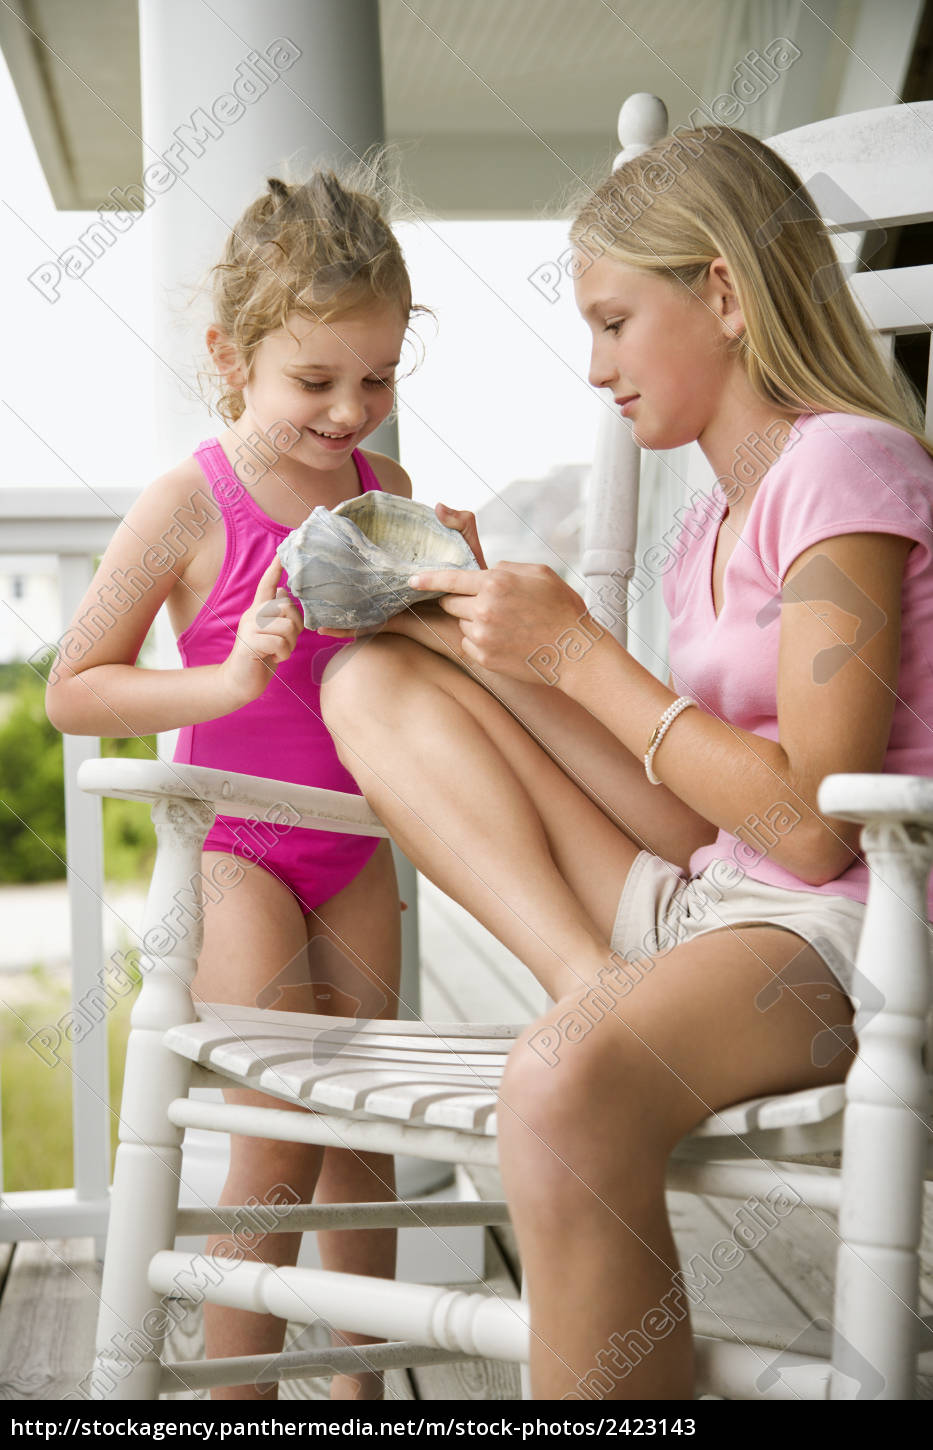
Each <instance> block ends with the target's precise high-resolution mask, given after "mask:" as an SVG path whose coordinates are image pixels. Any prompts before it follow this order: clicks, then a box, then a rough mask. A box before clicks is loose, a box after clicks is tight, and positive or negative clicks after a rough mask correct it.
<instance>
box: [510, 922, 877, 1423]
mask: <svg viewBox="0 0 933 1450" xmlns="http://www.w3.org/2000/svg"><path fill="white" fill-rule="evenodd" d="M802 954H806V955H807V958H808V961H807V968H808V970H807V971H806V973H805V974H804V975H805V976H806V978H807V979H808V980H807V983H806V985H805V986H799V985H798V986H795V987H794V988H793V990H788V991H785V992H783V993H782V994H781V999H780V1002H779V1003H778V1004H776V1005H775V1006H773V1007H771V1008H769V1010H768V1011H767V1012H762V1011H760V1010H759V1009H758V1007H757V1006H756V1002H755V998H756V996H757V994H758V993H759V992H760V991H761V989H762V988H763V987H764V986H765V985H766V983H768V982H771V981H772V980H773V974H774V973H775V972H777V971H780V970H781V969H782V968H783V967H784V966H785V965H786V964H787V963H788V962H789V960H791V959H792V958H795V957H796V959H797V966H798V967H799V966H800V964H801V959H802ZM800 975H801V974H800V973H799V971H798V972H797V974H796V978H795V980H796V981H797V982H799V978H800ZM580 997H581V991H580V989H577V990H576V991H575V992H572V993H569V994H568V995H567V996H566V997H564V998H563V999H562V1000H560V1001H559V1002H557V1003H556V1005H555V1006H554V1007H553V1008H552V1009H551V1010H550V1011H548V1012H547V1013H546V1014H545V1016H544V1017H543V1018H542V1019H540V1021H539V1022H537V1023H535V1024H534V1026H533V1027H532V1028H530V1029H529V1030H528V1031H527V1032H526V1033H525V1034H524V1035H523V1037H522V1038H520V1039H519V1041H518V1043H517V1044H516V1046H515V1048H514V1049H513V1051H512V1053H511V1054H510V1056H509V1061H508V1064H507V1067H506V1072H505V1076H504V1079H503V1083H502V1088H501V1091H500V1095H499V1100H500V1111H499V1153H500V1162H501V1167H502V1177H503V1183H504V1187H505V1191H506V1196H507V1198H508V1201H509V1205H510V1209H511V1213H512V1221H513V1224H514V1227H515V1230H516V1234H517V1237H518V1244H519V1251H520V1254H521V1261H522V1266H523V1271H524V1273H525V1274H526V1276H527V1286H528V1300H529V1309H530V1318H531V1331H532V1339H531V1379H532V1388H533V1397H534V1398H535V1399H559V1398H561V1397H563V1396H569V1397H571V1398H573V1399H584V1400H588V1399H619V1400H625V1399H682V1398H690V1397H691V1396H692V1395H693V1394H694V1392H695V1391H694V1383H693V1343H692V1336H691V1332H690V1320H689V1310H690V1308H691V1306H692V1305H695V1304H696V1303H698V1302H700V1301H701V1299H702V1294H701V1291H700V1290H699V1289H698V1287H697V1283H698V1281H699V1282H702V1276H701V1275H697V1274H695V1275H694V1277H693V1278H688V1279H687V1280H686V1281H685V1282H684V1283H681V1282H679V1281H678V1279H677V1278H676V1277H675V1276H676V1275H677V1274H678V1272H679V1265H678V1258H677V1251H676V1248H675V1244H674V1240H673V1237H672V1235H671V1230H670V1225H669V1221H668V1217H667V1208H666V1203H665V1197H664V1182H665V1173H666V1166H667V1160H668V1157H669V1155H670V1152H671V1150H672V1149H673V1148H674V1146H675V1145H676V1144H677V1143H678V1142H679V1141H680V1139H681V1138H683V1137H684V1136H685V1135H686V1134H687V1133H688V1132H689V1131H690V1130H691V1128H693V1127H694V1126H695V1125H696V1124H697V1123H698V1122H700V1121H702V1120H703V1119H704V1118H706V1117H707V1116H709V1115H710V1114H711V1113H712V1112H713V1111H715V1110H716V1109H719V1108H722V1107H724V1106H726V1105H728V1104H730V1103H734V1102H740V1101H742V1100H743V1099H746V1098H752V1097H758V1096H759V1095H764V1094H768V1093H781V1092H793V1091H796V1090H799V1089H801V1088H804V1087H808V1086H811V1085H814V1084H817V1083H827V1082H839V1081H842V1079H843V1078H844V1076H845V1073H846V1072H847V1070H848V1068H849V1066H850V1064H851V1060H852V1055H851V1052H850V1050H849V1049H848V1047H847V1046H846V1045H845V1043H844V1041H843V1040H842V1039H840V1051H839V1054H838V1057H837V1058H836V1059H835V1060H834V1061H833V1062H832V1063H830V1064H828V1065H827V1066H825V1067H817V1066H814V1064H813V1061H812V1055H811V1046H812V1043H813V1039H814V1038H815V1036H816V1035H817V1034H818V1033H821V1032H822V1030H823V1029H824V1027H825V1026H833V1027H835V1028H836V1029H837V1032H838V1031H839V1030H840V1029H841V1027H842V1026H843V1025H845V1024H848V1023H850V1022H851V1018H852V1010H851V1004H850V1003H849V1002H848V1000H847V998H846V997H845V994H844V993H843V992H842V990H841V989H840V988H838V987H836V986H835V985H834V984H833V982H832V979H831V977H830V974H829V972H828V969H827V968H826V966H825V964H824V963H823V962H822V960H821V959H820V958H819V957H818V955H817V954H816V952H814V951H813V949H812V948H811V947H808V946H806V945H805V944H804V943H803V942H802V941H801V939H800V938H799V937H797V936H796V935H794V933H792V932H788V931H784V930H781V929H780V928H775V927H767V926H752V927H741V928H738V929H737V930H735V931H730V930H718V931H715V932H711V933H709V934H708V935H706V936H703V937H699V938H696V939H694V940H692V941H688V942H686V943H684V944H683V945H681V946H679V947H675V948H673V949H672V950H671V951H670V952H669V953H668V954H667V955H666V956H665V957H663V958H660V959H658V960H657V961H656V964H655V966H654V968H653V970H651V971H650V972H649V973H648V974H647V975H646V976H644V977H643V978H642V979H641V980H640V981H638V982H637V985H636V986H635V987H634V988H633V989H632V990H631V991H630V993H628V994H627V995H625V996H624V998H623V997H620V998H619V1000H618V1002H617V1004H616V1005H615V1009H614V1011H612V1012H609V1013H608V1014H607V1015H606V1016H605V1017H604V1018H603V1019H602V1020H601V1021H597V1022H596V1023H595V1025H593V1026H591V1028H590V1030H588V1031H587V1032H586V1034H585V1035H584V1036H582V1037H580V1036H576V1037H574V1036H569V1035H568V1037H567V1038H566V1039H565V1040H564V1041H563V1042H562V1043H561V1044H560V1046H559V1047H558V1048H557V1049H555V1048H554V1046H553V1039H554V1034H555V1031H557V1032H559V1031H560V1024H561V1023H562V1022H563V1024H564V1026H565V1027H566V1024H567V1022H568V1020H569V1019H568V1014H574V1015H575V1016H576V1019H577V1021H578V1022H579V1021H580V1020H581V1014H580V1011H579V1008H578V1003H579V999H580ZM543 1027H547V1028H548V1029H549V1037H548V1039H547V1040H548V1041H549V1042H550V1044H551V1045H550V1046H549V1047H548V1049H547V1050H546V1051H542V1043H541V1038H540V1037H537V1038H536V1034H539V1033H540V1032H541V1029H542V1028H543ZM536 1044H537V1045H536ZM724 1048H725V1050H724ZM765 1201H766V1203H769V1204H770V1210H769V1211H770V1212H771V1217H772V1220H773V1221H774V1220H780V1221H784V1220H785V1219H787V1218H788V1217H789V1216H790V1215H791V1214H800V1215H805V1214H808V1213H809V1212H810V1210H809V1209H808V1208H806V1207H805V1206H804V1205H803V1204H802V1203H801V1202H800V1201H799V1199H797V1197H796V1195H794V1194H793V1193H791V1192H790V1191H787V1192H783V1193H782V1192H780V1191H778V1193H777V1195H776V1196H774V1197H772V1195H770V1194H769V1195H767V1196H766V1199H765ZM756 1202H757V1200H756ZM717 1237H718V1238H721V1239H727V1238H728V1232H727V1230H725V1229H724V1230H723V1232H722V1233H721V1234H717ZM733 1242H737V1241H733ZM712 1247H713V1245H712V1243H711V1244H710V1245H709V1246H708V1249H712ZM711 1262H713V1263H715V1262H716V1260H715V1259H714V1260H711ZM731 1263H732V1264H734V1263H735V1256H733V1258H732V1261H731ZM558 1264H559V1266H560V1273H559V1274H557V1275H556V1274H555V1272H554V1268H555V1265H558ZM730 1266H731V1265H730ZM762 1367H764V1366H762Z"/></svg>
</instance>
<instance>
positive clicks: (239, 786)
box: [78, 760, 388, 836]
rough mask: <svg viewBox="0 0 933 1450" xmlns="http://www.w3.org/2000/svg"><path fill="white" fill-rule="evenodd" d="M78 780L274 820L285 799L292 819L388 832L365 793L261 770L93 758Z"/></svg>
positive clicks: (101, 790) (97, 789)
mask: <svg viewBox="0 0 933 1450" xmlns="http://www.w3.org/2000/svg"><path fill="white" fill-rule="evenodd" d="M127 767H128V768H127ZM78 784H79V785H80V787H81V789H82V790H86V791H90V792H91V793H92V794H94V795H112V796H116V797H118V798H119V799H120V800H144V801H151V802H153V803H155V802H156V801H159V800H164V799H169V798H174V799H177V800H183V799H184V800H190V801H211V802H213V803H214V804H215V805H216V808H217V810H218V812H219V813H220V814H221V815H225V816H237V817H245V818H256V819H258V820H263V819H269V820H275V819H276V817H274V816H271V815H270V816H268V817H266V814H265V813H266V812H267V811H272V810H273V809H274V808H276V807H281V806H283V805H287V806H288V807H289V808H290V814H288V815H287V817H285V818H284V819H286V820H287V822H288V823H289V824H290V825H294V826H302V827H306V828H310V829H313V828H314V827H317V828H318V829H319V830H326V831H337V832H343V833H347V834H352V835H357V836H387V835H388V831H387V830H386V828H385V827H384V826H383V825H382V824H381V823H380V822H379V821H378V820H377V819H376V817H375V816H374V815H373V812H372V811H371V810H370V808H369V806H368V805H367V804H366V801H365V799H364V797H363V796H356V795H345V794H343V793H342V792H340V791H334V790H320V789H318V788H316V787H313V786H308V785H294V784H292V783H291V782H289V781H276V780H270V779H268V778H267V777H266V776H262V775H241V774H238V773H237V772H236V771H229V770H211V769H209V768H208V767H207V766H203V765H179V764H174V763H172V762H166V761H161V760H99V761H98V760H89V761H87V762H86V764H85V765H83V766H82V767H81V772H80V778H79V781H78ZM295 813H297V819H296V818H295ZM279 819H283V818H281V817H279Z"/></svg>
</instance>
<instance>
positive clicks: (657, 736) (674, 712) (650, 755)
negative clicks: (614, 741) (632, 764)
mask: <svg viewBox="0 0 933 1450" xmlns="http://www.w3.org/2000/svg"><path fill="white" fill-rule="evenodd" d="M695 704H696V700H691V699H690V697H689V695H680V696H679V698H678V699H676V700H675V701H674V702H673V704H672V705H668V707H667V709H666V710H665V711H664V714H663V715H662V716H661V718H660V720H659V721H658V723H657V725H655V727H654V730H653V731H652V732H651V739H650V740H649V741H648V749H647V751H646V752H645V774H646V775H647V777H648V779H649V780H650V781H651V784H652V785H661V783H662V782H661V781H660V780H658V777H657V776H656V775H655V773H654V771H653V770H652V769H651V762H652V760H653V759H654V753H655V751H656V750H657V748H658V746H659V745H660V744H661V741H662V740H663V739H664V736H665V735H666V734H667V731H668V729H669V727H670V726H671V725H672V724H673V722H674V721H675V720H676V719H677V716H678V715H679V714H680V713H681V711H682V710H686V708H687V706H688V705H695Z"/></svg>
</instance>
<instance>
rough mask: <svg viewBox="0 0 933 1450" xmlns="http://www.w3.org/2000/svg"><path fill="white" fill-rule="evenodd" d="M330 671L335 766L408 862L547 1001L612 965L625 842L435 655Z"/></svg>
mask: <svg viewBox="0 0 933 1450" xmlns="http://www.w3.org/2000/svg"><path fill="white" fill-rule="evenodd" d="M354 648H356V647H355V646H351V647H350V649H349V650H346V651H342V652H341V655H350V654H351V652H352V650H353V649H354ZM337 659H338V660H340V659H341V656H337ZM332 666H333V661H332V662H331V664H329V665H328V667H327V670H326V671H325V678H324V687H323V693H322V701H323V708H324V715H325V718H326V720H327V723H328V727H329V728H330V730H331V733H332V735H333V737H334V740H335V743H336V745H337V750H338V754H339V755H340V758H341V760H342V761H343V762H344V764H345V765H346V766H347V769H348V770H350V772H351V773H352V774H353V775H354V776H355V778H356V780H357V781H358V783H359V785H360V787H361V789H362V790H363V793H364V794H365V796H366V798H367V800H368V801H369V802H370V804H371V805H372V807H373V809H374V810H375V811H376V813H377V814H378V815H379V817H380V818H381V819H382V820H383V821H384V822H385V823H386V825H387V826H388V827H389V829H390V830H391V832H392V835H393V838H394V839H395V840H396V841H397V842H398V843H399V845H400V846H401V848H402V849H403V850H404V851H405V852H406V854H407V855H408V857H409V859H410V860H411V861H413V862H414V864H415V865H416V866H417V867H418V868H419V869H420V870H421V871H423V872H424V873H425V875H426V876H428V877H429V878H430V879H431V880H432V881H434V882H436V883H437V885H439V886H440V887H441V888H442V889H443V890H444V891H445V892H447V894H448V895H449V896H452V897H453V898H454V899H455V900H456V901H459V902H460V903H461V904H462V905H463V906H465V907H466V909H467V910H468V911H470V912H471V913H472V915H473V916H475V917H476V918H477V919H478V920H479V921H481V922H483V923H484V924H485V925H486V926H487V927H488V928H489V929H490V931H492V932H493V933H494V934H495V935H496V936H497V937H498V938H499V940H500V941H501V942H503V944H504V945H505V946H507V947H508V948H509V949H510V950H511V951H513V952H514V953H515V955H516V956H517V957H518V958H519V959H520V960H521V961H523V962H524V963H525V964H526V965H527V966H528V967H529V968H530V969H531V971H532V972H533V973H534V974H535V976H536V977H537V978H538V980H539V981H540V982H541V983H542V984H543V986H544V987H545V989H546V990H547V992H548V993H549V995H550V996H551V997H555V998H556V997H560V996H562V995H563V993H564V992H565V991H568V990H570V989H571V988H572V986H573V985H574V983H575V982H577V981H579V980H581V976H582V975H585V972H586V970H587V969H590V970H591V971H593V972H595V970H596V968H597V967H598V966H601V965H603V964H604V963H605V960H606V953H607V943H608V940H609V934H610V931H611V927H612V922H613V920H614V917H615V912H616V908H617V905H618V899H619V895H620V893H621V890H622V886H623V884H624V881H625V877H626V875H627V873H628V870H629V868H630V866H631V864H632V862H633V861H634V859H635V856H636V855H637V853H638V847H636V845H635V844H634V843H633V841H632V840H631V839H630V838H629V836H627V835H626V833H625V832H624V831H621V830H619V829H618V827H616V826H614V825H613V824H612V823H611V822H610V821H609V820H608V818H607V817H606V815H605V814H604V813H603V812H602V811H601V810H600V809H599V808H598V807H597V806H595V805H594V804H593V802H592V801H591V800H590V799H589V798H588V797H587V796H586V795H585V794H584V792H583V791H582V790H581V789H580V788H579V786H577V785H575V784H574V782H573V781H572V780H570V779H569V778H568V776H567V775H565V774H564V772H563V771H562V770H561V769H560V767H559V766H557V765H556V764H555V763H554V761H552V760H551V759H550V757H549V756H548V755H547V753H546V752H545V751H544V750H542V748H541V747H540V746H539V745H538V744H536V742H535V741H534V740H533V739H531V737H530V736H529V735H528V733H527V732H526V731H525V730H524V729H523V728H522V726H521V725H519V723H518V721H517V720H515V719H514V718H513V716H512V715H510V714H509V712H508V711H507V710H505V709H504V708H503V706H502V705H500V704H499V703H498V702H497V701H496V700H495V699H493V698H492V696H491V695H490V694H489V693H488V692H487V691H486V690H484V689H483V688H482V687H481V686H479V685H478V684H477V683H476V682H475V681H473V680H471V679H470V678H469V677H468V676H467V675H466V674H465V673H464V672H463V671H461V670H459V669H458V668H457V667H456V666H455V665H453V664H451V663H449V662H448V661H446V660H444V659H441V658H440V657H439V656H438V655H435V654H432V653H429V652H428V651H427V650H424V649H422V648H421V647H420V646H419V645H416V644H413V643H412V642H411V641H409V640H406V639H401V638H396V637H393V636H391V635H390V636H386V637H382V636H379V637H376V638H375V639H372V640H368V641H366V643H365V646H364V648H363V652H362V653H359V654H357V656H356V657H355V658H352V659H350V660H348V661H345V662H341V664H340V666H339V667H338V668H332Z"/></svg>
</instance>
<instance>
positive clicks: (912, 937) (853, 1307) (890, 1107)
mask: <svg viewBox="0 0 933 1450" xmlns="http://www.w3.org/2000/svg"><path fill="white" fill-rule="evenodd" d="M929 785H930V786H931V788H933V781H931V782H929ZM879 794H880V792H879ZM861 844H862V849H863V850H864V852H865V856H866V860H867V862H868V865H869V868H870V870H871V871H872V873H873V875H872V882H871V892H870V895H869V901H868V910H867V913H866V918H865V925H864V927H863V928H862V935H861V940H860V943H859V951H858V957H857V962H856V966H857V970H858V971H859V972H860V973H861V975H862V976H863V977H864V978H866V979H867V980H868V981H870V982H871V983H872V985H873V986H874V987H875V988H876V989H877V990H878V991H879V992H880V993H881V996H882V999H883V1005H882V1006H881V1008H880V1009H879V1010H877V1011H876V1012H874V1013H871V1012H870V1011H860V1013H859V1015H858V1016H857V1017H856V1020H855V1024H854V1025H855V1030H856V1032H857V1033H858V1037H859V1053H858V1057H857V1060H856V1061H855V1063H854V1064H853V1066H852V1068H851V1070H850V1072H849V1075H848V1078H847V1079H846V1115H845V1135H844V1144H843V1160H842V1182H843V1197H842V1207H841V1210H840V1215H839V1229H840V1234H841V1236H842V1243H841V1245H840V1249H839V1257H838V1261H837V1268H836V1274H837V1290H836V1296H837V1297H836V1316H835V1344H834V1365H835V1368H834V1374H833V1385H832V1397H833V1399H851V1398H854V1397H855V1395H856V1392H857V1389H858V1382H857V1380H856V1379H855V1378H854V1377H853V1371H852V1370H851V1369H850V1373H849V1374H848V1375H846V1374H844V1373H843V1371H844V1369H845V1368H846V1367H847V1362H848V1360H849V1359H852V1358H854V1356H855V1355H858V1356H861V1357H862V1359H863V1361H864V1362H865V1363H867V1365H868V1366H870V1367H871V1369H872V1370H873V1371H874V1372H875V1374H876V1375H877V1376H878V1377H879V1378H881V1379H882V1380H883V1384H882V1385H881V1387H880V1388H879V1390H878V1392H877V1394H878V1398H884V1399H909V1398H912V1397H913V1394H914V1364H913V1355H914V1353H915V1352H916V1351H915V1322H916V1313H917V1301H918V1277H919V1246H920V1237H921V1231H922V1205H923V1167H924V1159H925V1153H926V1147H927V1141H928V1138H929V1133H930V1077H929V1072H930V1066H929V1064H925V1063H924V1060H923V1054H924V1050H925V1047H926V1040H927V1016H928V1013H929V1011H930V1006H931V1002H933V993H931V973H930V965H931V963H930V929H929V926H928V923H927V880H928V878H929V875H930V869H931V867H933V820H931V821H930V823H929V824H928V825H926V826H925V827H921V826H913V827H911V826H908V825H906V824H903V823H901V822H892V821H884V820H873V821H871V822H870V824H869V825H867V826H866V827H865V829H864V830H863V832H862V838H861ZM892 942H896V943H897V951H896V952H892V950H891V943H892ZM892 1190H893V1191H892Z"/></svg>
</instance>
